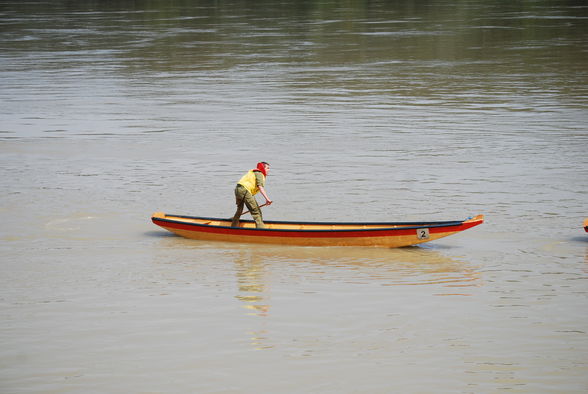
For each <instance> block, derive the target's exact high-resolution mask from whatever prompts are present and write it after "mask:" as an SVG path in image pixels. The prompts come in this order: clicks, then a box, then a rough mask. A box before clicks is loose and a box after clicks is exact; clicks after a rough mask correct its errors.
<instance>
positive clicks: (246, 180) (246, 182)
mask: <svg viewBox="0 0 588 394" xmlns="http://www.w3.org/2000/svg"><path fill="white" fill-rule="evenodd" d="M261 176H263V174H262V175H261ZM263 181H264V183H265V176H263ZM237 183H238V184H239V185H243V187H245V189H247V190H249V193H251V194H252V195H256V194H257V192H259V188H258V187H257V182H256V181H255V173H254V172H253V170H251V171H249V172H248V173H247V174H245V175H243V177H242V178H241V179H240V180H239V182H237Z"/></svg>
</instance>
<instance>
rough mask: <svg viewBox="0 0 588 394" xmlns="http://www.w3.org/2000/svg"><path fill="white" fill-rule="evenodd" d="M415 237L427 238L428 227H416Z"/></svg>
mask: <svg viewBox="0 0 588 394" xmlns="http://www.w3.org/2000/svg"><path fill="white" fill-rule="evenodd" d="M417 238H418V239H429V229H428V228H419V229H417Z"/></svg>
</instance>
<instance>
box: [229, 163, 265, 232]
mask: <svg viewBox="0 0 588 394" xmlns="http://www.w3.org/2000/svg"><path fill="white" fill-rule="evenodd" d="M269 170H270V165H269V164H268V163H266V162H265V161H262V162H260V163H257V167H256V168H254V169H253V170H251V171H249V172H248V173H247V174H245V175H243V177H242V178H241V179H240V180H239V182H237V186H236V187H235V201H236V204H237V212H235V216H233V222H232V223H231V226H233V227H239V219H240V218H241V214H242V213H243V205H247V208H248V209H249V212H250V213H251V216H253V220H255V227H256V228H264V227H265V224H263V218H262V216H261V209H260V208H259V204H257V200H256V199H255V197H253V196H255V195H256V194H257V192H261V195H262V196H263V197H264V198H265V204H264V205H271V203H272V200H270V198H269V197H268V196H267V193H266V192H265V178H266V177H267V175H268V173H269Z"/></svg>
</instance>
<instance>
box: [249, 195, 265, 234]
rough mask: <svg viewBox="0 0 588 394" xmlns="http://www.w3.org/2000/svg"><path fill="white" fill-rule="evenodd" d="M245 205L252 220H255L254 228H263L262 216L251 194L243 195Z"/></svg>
mask: <svg viewBox="0 0 588 394" xmlns="http://www.w3.org/2000/svg"><path fill="white" fill-rule="evenodd" d="M245 205H247V208H248V209H249V212H250V213H251V216H252V217H253V220H255V227H256V228H265V224H263V216H262V214H261V208H259V204H257V200H256V199H255V197H253V195H251V193H249V192H247V193H246V194H245Z"/></svg>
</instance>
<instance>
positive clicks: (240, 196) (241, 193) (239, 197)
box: [231, 186, 247, 227]
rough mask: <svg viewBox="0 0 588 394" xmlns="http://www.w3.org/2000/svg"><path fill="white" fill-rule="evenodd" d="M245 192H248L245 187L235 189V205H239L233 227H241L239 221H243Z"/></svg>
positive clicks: (232, 223)
mask: <svg viewBox="0 0 588 394" xmlns="http://www.w3.org/2000/svg"><path fill="white" fill-rule="evenodd" d="M245 192H247V190H246V189H245V188H244V187H239V186H237V187H236V188H235V203H236V204H237V212H235V215H234V216H233V221H232V222H231V227H239V220H240V219H241V214H242V213H243V205H244V204H245V194H246V193H245Z"/></svg>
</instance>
